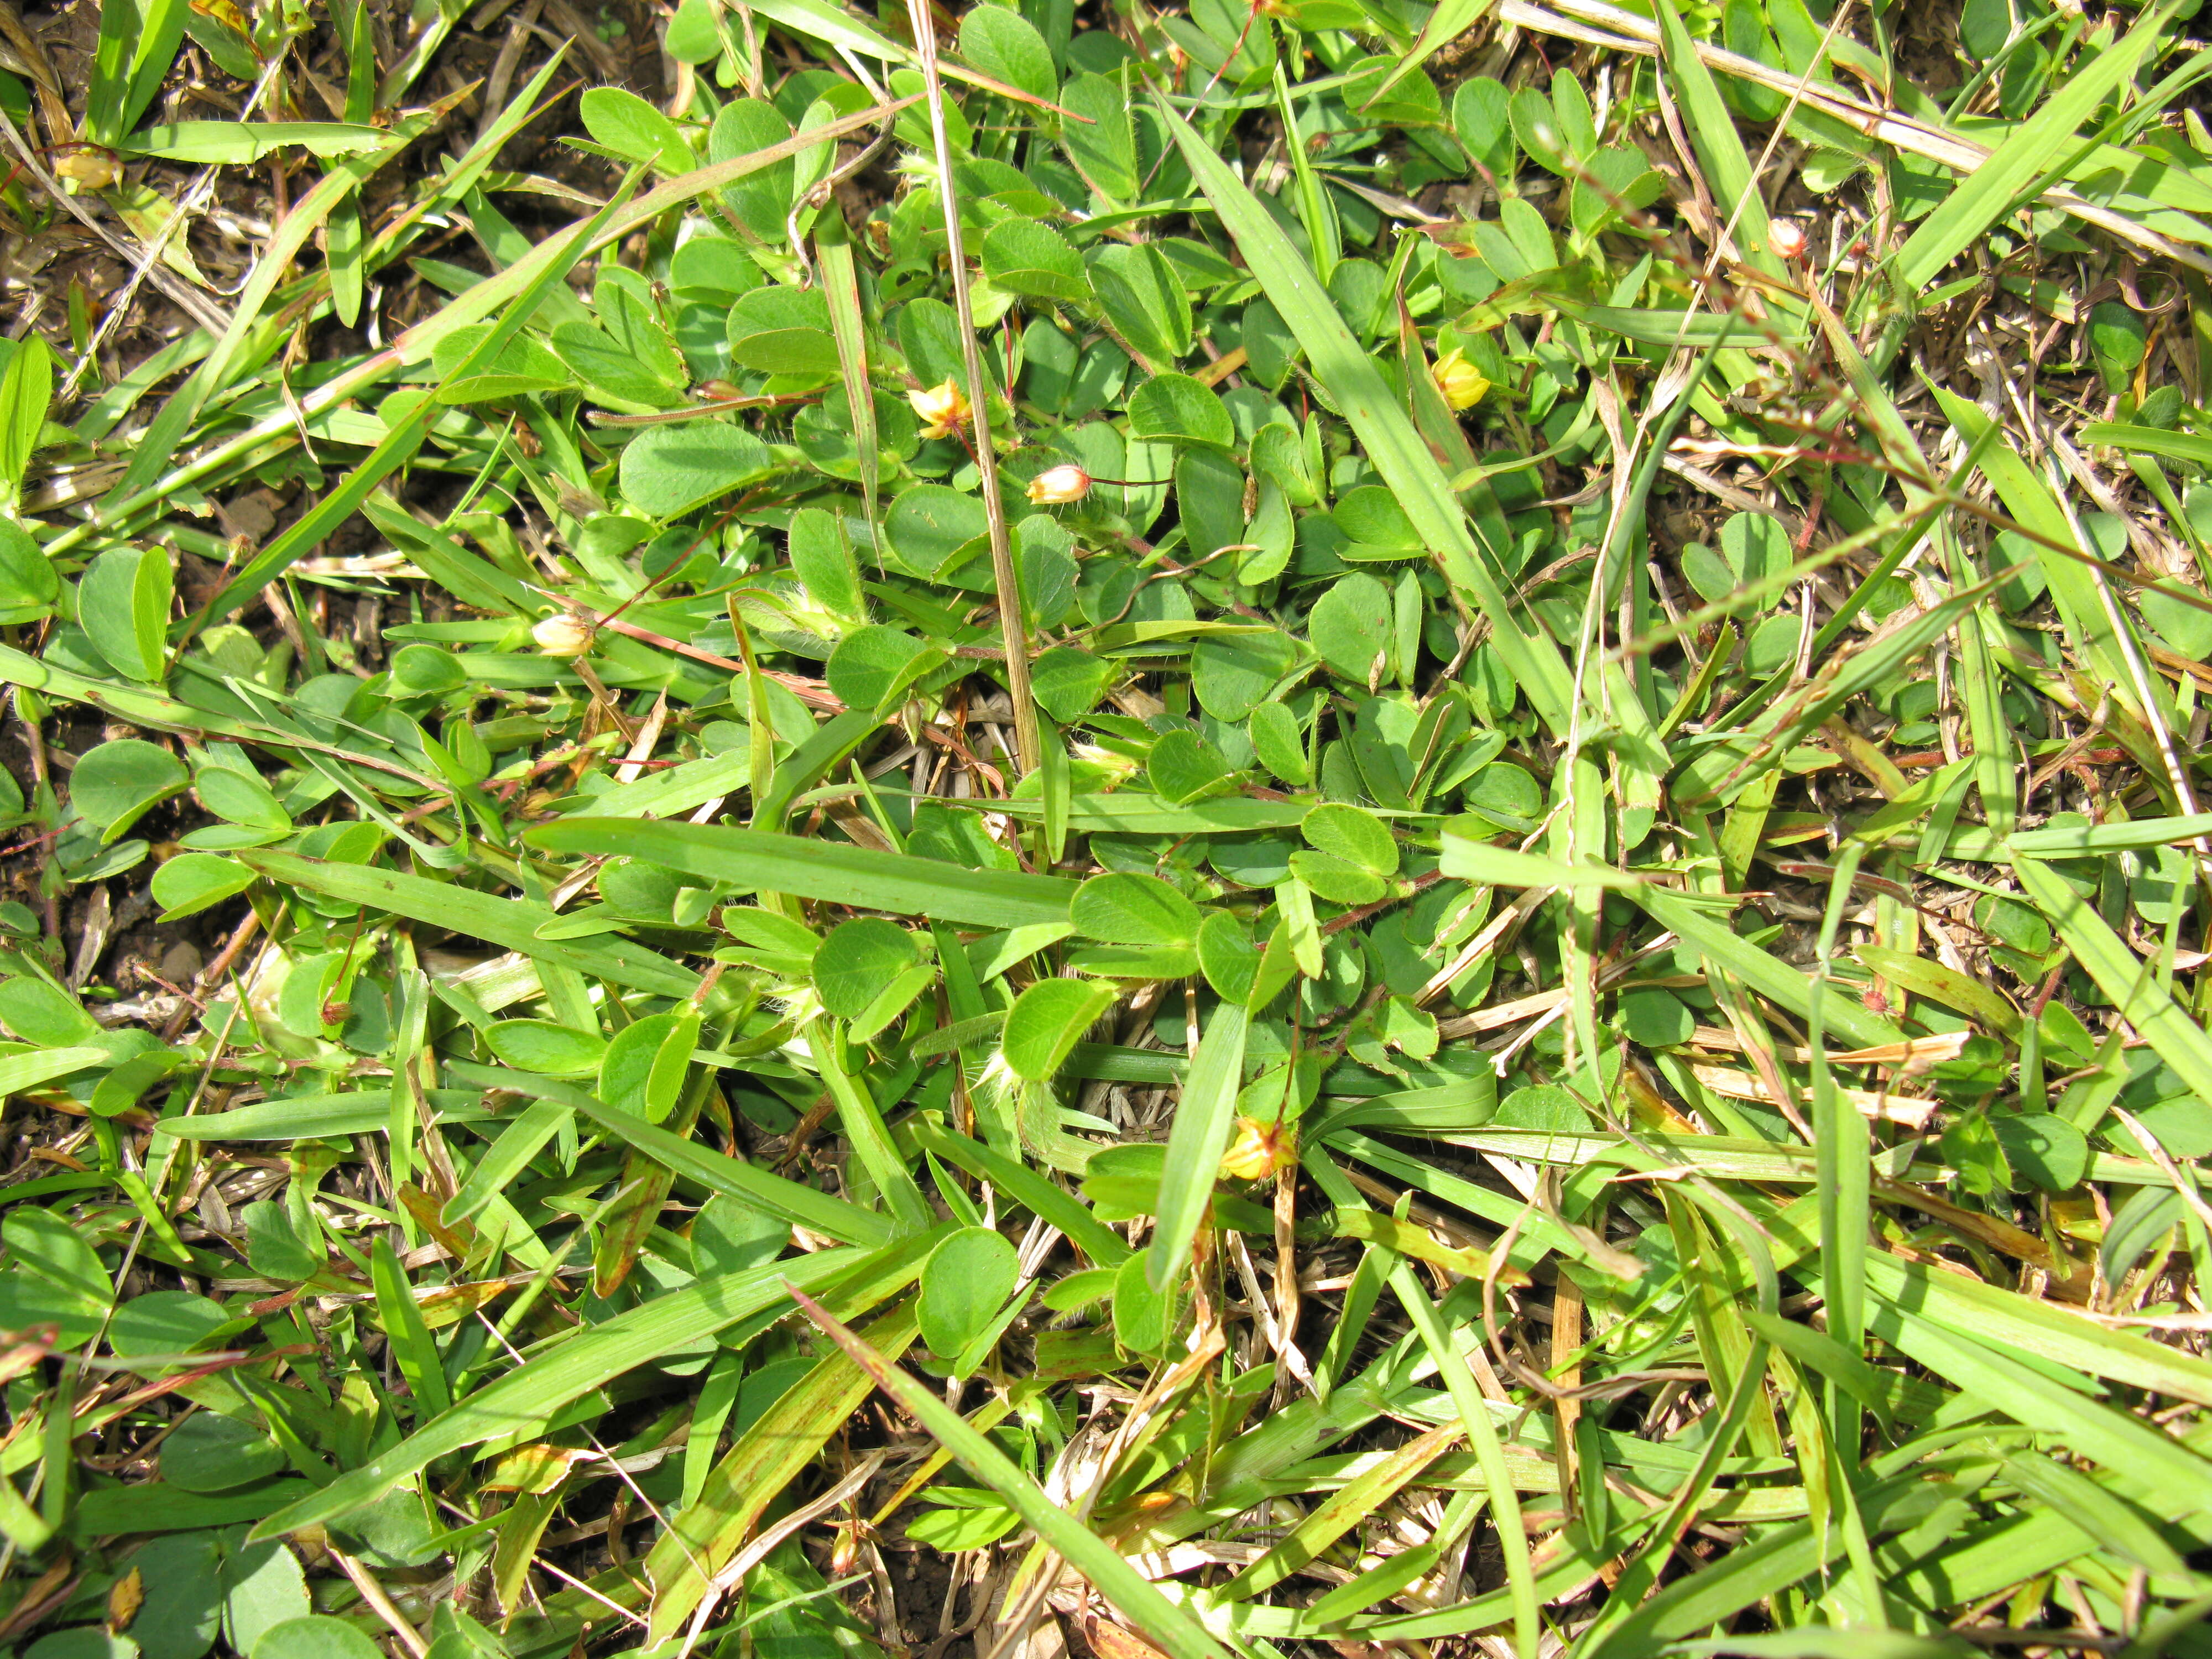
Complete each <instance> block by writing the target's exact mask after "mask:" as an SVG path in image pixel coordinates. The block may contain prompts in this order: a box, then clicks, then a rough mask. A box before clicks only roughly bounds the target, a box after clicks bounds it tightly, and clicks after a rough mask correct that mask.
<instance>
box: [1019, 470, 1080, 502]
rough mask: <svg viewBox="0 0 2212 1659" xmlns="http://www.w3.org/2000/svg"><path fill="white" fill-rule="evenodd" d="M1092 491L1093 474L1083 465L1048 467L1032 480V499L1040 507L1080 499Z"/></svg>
mask: <svg viewBox="0 0 2212 1659" xmlns="http://www.w3.org/2000/svg"><path fill="white" fill-rule="evenodd" d="M1090 493H1091V475H1090V474H1089V473H1088V472H1085V471H1084V470H1083V469H1082V468H1081V467H1079V466H1074V465H1068V466H1052V467H1047V468H1046V469H1045V470H1044V471H1042V472H1040V473H1038V474H1037V475H1036V477H1034V478H1031V479H1030V500H1031V501H1035V502H1036V504H1037V505H1038V506H1039V507H1058V506H1060V505H1061V504H1062V503H1064V502H1067V501H1081V500H1082V499H1083V498H1084V497H1085V495H1089V494H1090Z"/></svg>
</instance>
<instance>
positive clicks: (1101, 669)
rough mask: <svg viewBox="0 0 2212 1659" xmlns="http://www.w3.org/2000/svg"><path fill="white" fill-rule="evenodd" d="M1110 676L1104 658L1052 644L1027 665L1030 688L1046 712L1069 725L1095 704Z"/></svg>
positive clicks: (1110, 666)
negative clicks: (1028, 667) (1052, 645)
mask: <svg viewBox="0 0 2212 1659" xmlns="http://www.w3.org/2000/svg"><path fill="white" fill-rule="evenodd" d="M1114 677H1115V668H1114V665H1113V664H1112V663H1110V662H1109V661H1107V660H1106V659H1104V658H1103V657H1094V656H1092V655H1091V653H1089V652H1088V651H1079V650H1077V649H1076V648H1075V647H1073V646H1072V645H1055V646H1054V647H1052V649H1051V650H1049V651H1047V652H1045V653H1043V654H1042V656H1040V657H1038V659H1036V661H1035V662H1033V663H1031V664H1030V691H1031V692H1032V693H1033V694H1034V695H1035V696H1036V700H1037V706H1038V707H1039V708H1042V709H1043V710H1044V712H1045V713H1046V714H1049V715H1051V716H1052V717H1053V719H1054V720H1057V721H1059V722H1060V725H1062V726H1073V725H1074V724H1075V722H1076V721H1078V720H1081V719H1082V718H1083V717H1084V716H1085V714H1089V713H1090V712H1091V710H1092V709H1093V708H1097V706H1098V699H1099V698H1101V697H1103V696H1105V695H1106V688H1107V687H1108V686H1109V685H1111V684H1114Z"/></svg>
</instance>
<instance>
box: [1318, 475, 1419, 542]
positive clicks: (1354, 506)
mask: <svg viewBox="0 0 2212 1659" xmlns="http://www.w3.org/2000/svg"><path fill="white" fill-rule="evenodd" d="M1329 516H1330V517H1332V518H1334V520H1336V527H1337V528H1338V529H1339V530H1341V531H1342V532H1344V533H1345V537H1346V539H1347V540H1350V541H1353V542H1357V543H1360V544H1364V545H1365V546H1369V547H1372V548H1374V549H1375V550H1376V551H1377V552H1381V553H1385V554H1388V555H1389V556H1394V557H1397V556H1412V555H1414V554H1418V553H1419V552H1420V551H1421V538H1420V533H1419V532H1418V531H1416V530H1415V529H1414V528H1413V520H1411V519H1409V518H1407V516H1406V509H1405V508H1404V507H1401V506H1399V505H1398V498H1397V497H1396V496H1395V495H1392V494H1391V493H1390V492H1389V490H1387V489H1384V488H1383V486H1382V485H1380V484H1363V485H1361V486H1360V487H1359V488H1358V489H1348V490H1346V492H1345V493H1344V495H1342V496H1341V497H1340V498H1339V500H1338V501H1337V503H1336V509H1335V511H1334V513H1331V514H1330V515H1329ZM1349 556H1350V555H1346V557H1349Z"/></svg>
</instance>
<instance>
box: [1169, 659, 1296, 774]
mask: <svg viewBox="0 0 2212 1659" xmlns="http://www.w3.org/2000/svg"><path fill="white" fill-rule="evenodd" d="M1297 653H1298V648H1297V644H1296V642H1295V641H1292V640H1291V636H1290V635H1287V634H1285V633H1283V632H1281V631H1279V630H1273V629H1271V630H1269V631H1268V632H1266V633H1259V632H1254V633H1249V634H1220V635H1206V636H1205V637H1204V638H1202V639H1200V640H1199V641H1196V642H1195V643H1194V644H1193V645H1192V647H1191V649H1190V679H1191V689H1192V690H1193V691H1194V692H1195V693H1196V694H1197V696H1198V706H1199V707H1200V708H1203V709H1204V710H1206V713H1207V714H1211V715H1212V716H1213V718H1214V719H1216V720H1243V718H1244V717H1245V716H1246V715H1248V714H1251V713H1253V712H1254V711H1255V709H1257V708H1259V706H1260V705H1261V702H1265V701H1266V699H1267V695H1268V694H1269V693H1270V692H1271V691H1273V690H1274V689H1275V686H1276V684H1277V683H1278V682H1279V681H1280V680H1281V679H1282V678H1283V676H1284V675H1285V674H1287V673H1289V672H1290V671H1291V664H1293V663H1294V662H1296V661H1297ZM1273 706H1274V707H1277V708H1280V705H1279V704H1278V705H1273ZM1281 712H1282V714H1283V716H1284V718H1285V719H1289V718H1290V711H1289V710H1288V709H1282V710H1281ZM1260 758H1261V763H1263V764H1265V763H1267V757H1266V756H1265V755H1262V756H1261V757H1260ZM1267 769H1268V770H1269V771H1271V772H1272V771H1274V768H1273V766H1272V765H1269V766H1268V768H1267ZM1277 775H1278V776H1279V775H1280V774H1279V773H1278V774H1277Z"/></svg>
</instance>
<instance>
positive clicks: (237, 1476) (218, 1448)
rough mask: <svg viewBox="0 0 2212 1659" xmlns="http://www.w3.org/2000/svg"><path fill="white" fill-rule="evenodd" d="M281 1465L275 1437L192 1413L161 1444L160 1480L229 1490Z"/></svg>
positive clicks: (196, 1489) (197, 1488) (187, 1486)
mask: <svg viewBox="0 0 2212 1659" xmlns="http://www.w3.org/2000/svg"><path fill="white" fill-rule="evenodd" d="M141 1299H142V1300H143V1297H142V1298H141ZM125 1305H128V1304H125ZM283 1468H284V1452H283V1448H282V1447H280V1446H279V1445H277V1443H276V1442H275V1441H274V1440H271V1439H270V1437H268V1436H267V1435H265V1434H264V1433H263V1432H262V1431H260V1430H258V1429H257V1428H255V1427H254V1426H253V1425H252V1424H250V1423H240V1422H239V1421H237V1420H236V1419H234V1418H228V1417H219V1416H217V1415H216V1413H213V1412H194V1413H192V1414H191V1416H190V1417H188V1418H186V1419H185V1420H184V1421H183V1422H181V1423H179V1425H177V1427H176V1429H175V1431H174V1432H173V1433H172V1434H171V1435H170V1436H169V1437H168V1438H167V1439H166V1440H164V1441H163V1442H162V1443H161V1479H162V1480H166V1481H167V1482H168V1483H169V1484H170V1485H171V1486H180V1487H182V1488H183V1489H184V1490H185V1491H186V1492H228V1491H229V1490H230V1489H231V1488H232V1487H234V1486H248V1485H251V1484H252V1482H254V1481H256V1480H267V1479H268V1478H269V1477H270V1475H272V1474H278V1473H280V1472H281V1471H282V1470H283Z"/></svg>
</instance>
